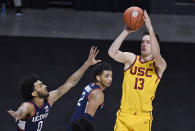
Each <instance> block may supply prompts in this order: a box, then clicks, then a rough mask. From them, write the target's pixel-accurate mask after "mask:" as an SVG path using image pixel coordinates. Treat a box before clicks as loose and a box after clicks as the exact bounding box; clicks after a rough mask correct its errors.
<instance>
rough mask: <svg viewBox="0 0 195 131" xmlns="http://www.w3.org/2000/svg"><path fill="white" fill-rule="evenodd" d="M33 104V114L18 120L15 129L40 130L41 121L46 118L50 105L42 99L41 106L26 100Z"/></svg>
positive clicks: (22, 130)
mask: <svg viewBox="0 0 195 131" xmlns="http://www.w3.org/2000/svg"><path fill="white" fill-rule="evenodd" d="M28 102H29V103H31V104H33V105H34V108H35V113H34V115H33V116H31V117H29V118H27V119H24V120H19V122H18V129H17V131H41V128H42V126H43V123H44V121H45V119H46V118H47V116H48V114H49V110H50V105H49V103H48V102H47V101H44V103H43V105H42V106H41V107H38V106H37V105H36V104H35V103H34V102H33V101H28Z"/></svg>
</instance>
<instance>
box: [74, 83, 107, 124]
mask: <svg viewBox="0 0 195 131" xmlns="http://www.w3.org/2000/svg"><path fill="white" fill-rule="evenodd" d="M96 89H100V87H99V86H98V85H95V84H93V83H91V84H89V85H87V86H86V87H85V88H84V89H83V91H82V94H81V96H80V99H79V101H78V103H77V105H76V108H75V110H74V113H73V115H72V118H71V122H73V121H75V120H80V119H81V117H82V116H83V115H84V113H85V110H86V108H87V104H88V96H89V94H90V93H91V92H92V91H93V90H96ZM102 107H103V105H102V106H100V107H98V109H97V111H99V110H101V109H102Z"/></svg>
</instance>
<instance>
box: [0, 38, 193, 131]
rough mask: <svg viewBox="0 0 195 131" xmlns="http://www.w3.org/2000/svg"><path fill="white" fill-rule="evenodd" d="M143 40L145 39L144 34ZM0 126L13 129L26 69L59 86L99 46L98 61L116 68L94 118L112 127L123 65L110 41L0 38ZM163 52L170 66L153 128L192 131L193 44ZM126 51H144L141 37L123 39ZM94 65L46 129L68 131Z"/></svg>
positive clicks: (104, 128) (100, 127) (102, 129)
mask: <svg viewBox="0 0 195 131" xmlns="http://www.w3.org/2000/svg"><path fill="white" fill-rule="evenodd" d="M140 39H141V38H140ZM0 40H1V44H0V89H1V92H0V101H1V108H0V112H1V117H0V123H1V126H0V130H1V131H8V130H9V131H11V130H15V128H16V123H15V122H14V120H13V118H12V117H11V116H10V115H9V114H8V113H7V112H6V111H7V110H9V109H10V108H11V109H14V110H16V109H17V107H18V106H19V105H20V104H21V103H22V101H23V100H22V98H21V97H20V94H19V93H18V81H19V79H20V78H21V77H22V76H23V75H25V74H27V73H37V74H39V76H40V79H41V80H42V81H43V82H44V83H45V84H46V85H47V86H48V89H49V90H53V89H56V88H57V87H59V86H60V85H61V84H63V83H64V82H65V80H66V79H67V78H68V77H69V76H70V75H71V74H72V73H73V72H75V71H76V70H77V69H78V68H79V67H80V66H81V65H82V64H83V63H84V62H85V60H86V59H87V57H88V52H89V49H90V47H91V46H92V45H96V46H98V47H99V49H100V53H99V55H98V56H97V58H98V59H101V60H103V61H106V62H108V63H110V64H111V66H112V67H113V84H112V86H111V88H109V89H107V90H106V91H105V95H106V100H105V106H104V109H103V111H102V112H100V113H99V114H98V115H97V116H96V118H95V123H96V127H97V131H111V130H113V127H114V123H115V117H116V111H117V110H118V109H119V105H120V99H121V91H122V90H121V89H122V88H121V84H122V79H123V64H120V63H117V62H115V61H114V60H112V59H111V58H110V57H109V56H108V54H107V51H108V48H109V46H110V45H111V43H112V41H103V40H83V39H58V38H34V37H5V36H1V37H0ZM160 46H161V54H162V56H163V57H164V58H165V60H166V61H167V69H166V71H165V73H164V76H163V78H162V80H161V82H160V84H159V86H158V89H157V92H156V97H155V100H154V102H153V106H154V110H153V116H154V121H153V126H152V129H153V131H194V130H195V127H194V118H195V104H194V100H195V95H194V92H195V87H194V78H195V77H194V74H195V70H194V67H195V57H194V50H195V45H194V44H188V43H168V42H167V43H165V42H162V43H161V44H160ZM121 50H122V51H132V52H134V53H135V54H139V53H140V42H139V41H125V42H124V44H123V45H122V47H121ZM91 69H92V67H91V68H89V69H88V71H87V72H86V73H85V75H84V77H83V78H82V79H81V81H80V82H79V83H78V84H77V85H76V86H75V87H74V88H73V89H72V90H71V91H69V92H68V93H67V94H65V95H64V96H63V97H62V98H61V99H60V100H59V101H57V102H56V103H55V104H54V106H53V107H52V110H51V112H50V115H49V117H48V118H47V120H46V122H45V124H44V127H43V128H44V129H43V130H44V131H65V130H66V126H67V123H68V121H69V119H70V117H71V115H72V112H73V109H74V106H75V105H76V103H77V100H78V98H79V96H80V93H81V90H82V89H83V88H84V87H85V86H86V85H87V84H88V83H89V82H90V78H91V74H90V71H91Z"/></svg>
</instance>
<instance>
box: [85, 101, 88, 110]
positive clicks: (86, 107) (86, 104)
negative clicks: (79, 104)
mask: <svg viewBox="0 0 195 131" xmlns="http://www.w3.org/2000/svg"><path fill="white" fill-rule="evenodd" d="M87 105H88V102H87V104H86V107H85V113H86V110H87Z"/></svg>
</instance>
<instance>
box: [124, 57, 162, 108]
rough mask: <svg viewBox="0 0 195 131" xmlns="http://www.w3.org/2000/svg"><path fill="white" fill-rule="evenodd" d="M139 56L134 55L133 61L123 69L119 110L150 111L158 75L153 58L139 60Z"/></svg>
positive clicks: (158, 79)
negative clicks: (143, 60) (144, 60)
mask: <svg viewBox="0 0 195 131" xmlns="http://www.w3.org/2000/svg"><path fill="white" fill-rule="evenodd" d="M140 58H141V57H140V56H136V58H135V60H134V63H133V64H132V65H131V66H130V67H129V68H128V69H127V70H125V71H124V79H123V85H122V86H123V94H122V100H121V106H120V108H121V110H122V111H124V112H129V111H137V112H148V111H152V108H153V107H152V101H153V99H154V97H155V92H156V88H157V86H158V84H159V82H160V77H159V76H158V75H157V73H156V70H155V62H154V59H153V60H151V61H147V62H141V61H140Z"/></svg>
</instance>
